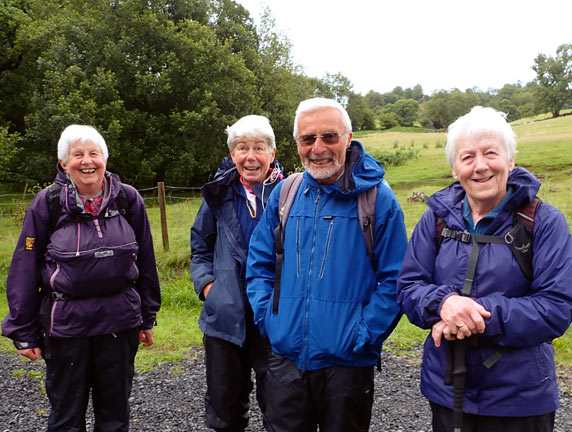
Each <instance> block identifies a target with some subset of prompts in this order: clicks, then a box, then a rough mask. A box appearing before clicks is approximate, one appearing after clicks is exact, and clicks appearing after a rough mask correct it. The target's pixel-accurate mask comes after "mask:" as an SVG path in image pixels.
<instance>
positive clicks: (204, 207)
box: [191, 115, 282, 431]
mask: <svg viewBox="0 0 572 432" xmlns="http://www.w3.org/2000/svg"><path fill="white" fill-rule="evenodd" d="M227 133H228V140H227V143H228V148H229V150H230V157H227V158H225V159H223V162H222V164H221V167H220V168H219V170H218V171H217V173H216V174H215V176H214V179H212V180H211V181H209V182H208V183H207V184H205V185H204V186H203V189H202V190H203V195H204V199H203V202H202V204H201V207H200V209H199V211H198V214H197V216H196V218H195V222H194V225H193V227H192V228H191V276H192V279H193V284H194V287H195V291H196V292H197V295H198V296H199V298H200V299H201V300H204V302H205V303H204V305H203V309H202V312H201V317H200V319H199V327H200V328H201V330H202V331H203V332H204V334H205V336H204V346H205V354H206V369H207V393H206V395H205V407H206V421H207V426H208V427H210V428H212V429H214V430H217V431H226V430H232V431H240V430H244V429H245V428H246V426H247V424H248V407H249V394H250V392H251V390H252V388H253V384H252V380H251V378H250V376H251V375H250V374H251V370H252V369H254V371H255V374H256V389H257V392H256V396H257V400H258V404H259V406H260V408H261V411H262V414H263V416H264V413H265V405H266V402H265V401H266V398H265V391H264V390H265V385H264V384H265V376H266V362H267V356H268V350H269V346H268V342H267V340H266V339H265V338H263V337H262V336H261V335H260V333H259V332H258V330H257V329H256V327H255V326H254V322H253V317H252V310H251V308H250V305H249V303H248V300H247V297H246V286H245V282H244V277H245V272H246V257H247V254H248V243H249V241H250V236H251V234H252V231H253V230H254V228H255V227H256V225H257V224H258V221H259V220H260V218H261V216H262V213H263V211H264V207H265V206H266V201H267V199H268V196H269V195H270V192H271V191H272V189H273V188H274V187H275V186H276V185H277V184H278V182H279V181H280V179H281V178H282V174H281V168H280V165H279V164H278V162H277V161H275V160H274V156H275V155H276V145H275V140H274V132H273V130H272V127H271V126H270V122H269V121H268V119H267V118H266V117H262V116H255V115H250V116H246V117H243V118H241V119H240V120H238V121H237V122H236V123H235V124H233V125H232V126H230V127H229V128H228V129H227Z"/></svg>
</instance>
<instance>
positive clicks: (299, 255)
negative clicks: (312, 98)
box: [246, 141, 407, 370]
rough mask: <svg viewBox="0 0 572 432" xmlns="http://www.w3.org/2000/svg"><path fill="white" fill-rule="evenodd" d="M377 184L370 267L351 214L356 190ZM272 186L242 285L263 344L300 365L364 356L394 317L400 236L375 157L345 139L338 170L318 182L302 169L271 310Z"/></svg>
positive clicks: (364, 360) (370, 357)
mask: <svg viewBox="0 0 572 432" xmlns="http://www.w3.org/2000/svg"><path fill="white" fill-rule="evenodd" d="M373 186H377V199H376V205H375V226H374V247H373V255H374V261H375V267H376V268H375V269H374V268H372V265H371V262H370V259H369V256H368V253H367V249H366V244H365V241H364V237H363V233H362V225H361V223H360V221H359V218H358V208H357V199H358V196H359V195H360V194H361V193H362V192H364V191H366V190H368V189H370V188H371V187H373ZM280 189H281V186H278V187H277V188H276V190H275V191H274V192H273V193H272V195H271V196H270V200H269V202H268V207H267V209H266V212H265V213H264V216H263V217H262V220H261V221H260V223H259V224H258V226H257V227H256V229H255V230H254V233H253V234H252V239H251V241H250V249H249V255H248V269H247V274H246V279H247V285H248V288H247V293H248V297H249V300H250V303H251V304H252V309H253V311H254V319H255V322H256V324H257V325H258V326H259V328H260V331H261V333H262V334H263V335H267V336H268V337H269V339H270V343H271V345H272V350H273V351H274V352H276V353H277V354H280V355H282V356H284V357H287V358H289V359H290V360H292V361H293V362H295V363H296V365H297V366H298V368H299V369H301V370H315V369H320V368H324V367H329V366H333V365H342V366H353V367H360V366H372V365H375V363H376V361H377V360H378V359H379V355H380V352H381V347H382V343H383V341H384V340H385V339H386V338H387V337H388V336H389V334H390V333H391V331H392V330H393V328H394V327H395V324H396V323H397V321H398V320H399V317H400V315H401V312H400V310H399V307H398V305H397V302H396V299H395V291H396V280H397V275H398V273H399V269H400V266H401V260H402V259H403V254H404V253H405V248H406V246H407V235H406V232H405V225H404V222H403V213H402V211H401V208H400V206H399V203H398V202H397V199H396V198H395V195H394V194H393V192H392V191H391V189H390V188H389V186H388V185H387V183H386V182H385V181H384V171H383V168H382V166H381V164H380V163H379V162H378V161H376V160H375V159H374V158H372V157H371V156H369V155H368V154H367V153H366V152H365V150H364V148H363V146H362V145H361V143H359V142H358V141H352V144H351V146H350V148H349V150H348V152H347V153H346V166H345V172H344V174H343V175H342V177H341V178H340V179H339V180H338V181H337V182H335V183H332V184H329V185H320V184H318V183H317V182H316V180H315V179H314V178H312V176H311V175H310V174H309V173H308V172H305V173H304V177H303V180H302V183H301V185H300V187H299V189H298V192H297V195H296V199H295V201H294V202H293V204H292V208H291V209H290V212H289V215H288V221H287V223H286V229H285V233H284V234H285V235H284V262H283V267H282V278H281V292H280V304H279V309H278V313H277V314H274V313H273V312H272V301H273V295H274V291H273V285H274V271H275V263H276V254H275V243H274V228H275V227H276V226H277V225H278V221H279V218H278V201H279V194H280Z"/></svg>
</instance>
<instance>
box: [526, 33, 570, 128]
mask: <svg viewBox="0 0 572 432" xmlns="http://www.w3.org/2000/svg"><path fill="white" fill-rule="evenodd" d="M532 69H534V71H535V72H536V82H537V84H538V88H537V97H538V104H539V105H540V106H541V108H542V109H545V110H548V111H550V112H551V113H552V115H553V116H554V117H558V116H559V115H560V110H562V108H564V107H566V106H569V105H570V104H572V44H564V45H560V46H559V47H558V48H557V50H556V56H555V57H549V56H547V55H545V54H539V55H538V56H537V57H536V59H535V60H534V66H532Z"/></svg>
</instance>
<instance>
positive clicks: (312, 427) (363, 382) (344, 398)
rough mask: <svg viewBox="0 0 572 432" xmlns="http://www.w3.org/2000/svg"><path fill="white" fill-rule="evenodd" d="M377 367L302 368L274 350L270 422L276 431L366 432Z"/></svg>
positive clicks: (274, 431) (271, 355) (269, 375)
mask: <svg viewBox="0 0 572 432" xmlns="http://www.w3.org/2000/svg"><path fill="white" fill-rule="evenodd" d="M373 374H374V368H373V366H368V367H344V366H330V367H326V368H323V369H317V370H311V371H300V369H298V367H297V366H296V365H295V364H294V363H293V362H292V361H290V360H288V359H286V358H284V357H282V356H279V355H278V354H275V353H271V354H270V358H269V362H268V378H267V385H268V389H269V391H268V423H269V430H270V431H272V432H294V431H296V432H314V431H316V428H317V426H318V425H319V426H320V432H362V431H363V432H365V431H367V430H368V429H369V423H370V420H371V408H372V405H373V386H374V384H373Z"/></svg>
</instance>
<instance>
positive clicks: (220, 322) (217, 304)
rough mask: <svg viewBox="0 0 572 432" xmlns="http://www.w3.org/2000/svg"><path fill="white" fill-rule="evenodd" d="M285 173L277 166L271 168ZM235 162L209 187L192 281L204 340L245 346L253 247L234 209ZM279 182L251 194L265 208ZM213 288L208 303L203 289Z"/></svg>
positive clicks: (195, 237)
mask: <svg viewBox="0 0 572 432" xmlns="http://www.w3.org/2000/svg"><path fill="white" fill-rule="evenodd" d="M271 167H272V168H273V170H274V171H276V170H277V171H278V173H280V172H281V166H280V164H279V163H278V162H277V161H274V162H273V164H272V165H271ZM239 177H240V176H239V174H238V171H237V170H236V167H235V166H234V163H233V162H232V159H231V158H230V157H226V158H224V159H223V161H222V164H221V167H220V168H219V170H218V171H217V173H216V174H215V176H214V178H213V179H211V181H209V182H208V183H206V184H205V185H204V186H203V188H202V190H203V196H204V199H203V202H202V203H201V207H200V208H199V211H198V213H197V216H196V217H195V222H194V224H193V227H192V228H191V277H192V279H193V285H194V288H195V291H196V293H197V295H198V296H199V298H200V299H201V300H204V304H203V308H202V311H201V316H200V318H199V327H200V329H201V330H202V331H203V333H204V334H206V335H207V336H211V337H216V338H219V339H223V340H226V341H228V342H231V343H233V344H235V345H238V346H243V344H244V341H245V338H246V319H251V320H252V312H251V311H250V306H249V305H248V300H247V298H246V285H245V282H244V276H245V270H246V257H247V253H248V245H247V244H245V242H244V239H243V235H242V232H241V228H240V222H239V220H238V216H237V213H236V209H235V208H234V194H235V191H234V190H233V188H232V187H231V184H232V183H233V182H237V181H238V179H239ZM279 181H280V178H279V177H276V178H273V180H271V181H269V182H268V183H266V184H264V185H262V184H255V185H254V186H253V187H252V191H253V192H254V194H255V195H256V197H257V198H258V199H259V200H261V202H262V203H264V205H266V202H267V200H268V196H269V195H270V192H271V191H272V189H274V187H275V186H276V185H277V184H278V182H279ZM209 282H213V285H212V287H211V290H210V291H209V295H208V296H207V299H206V300H205V299H204V297H203V294H202V292H203V289H204V287H205V286H206V285H207V284H208V283H209Z"/></svg>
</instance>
